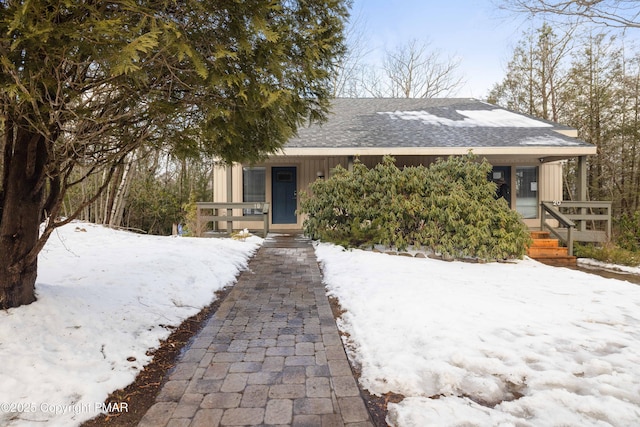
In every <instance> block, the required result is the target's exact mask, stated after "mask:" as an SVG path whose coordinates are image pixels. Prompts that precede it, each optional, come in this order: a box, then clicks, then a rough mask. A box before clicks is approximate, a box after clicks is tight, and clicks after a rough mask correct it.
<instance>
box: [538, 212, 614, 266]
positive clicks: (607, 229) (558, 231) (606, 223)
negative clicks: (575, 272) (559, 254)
mask: <svg viewBox="0 0 640 427" xmlns="http://www.w3.org/2000/svg"><path fill="white" fill-rule="evenodd" d="M541 207H542V210H541V215H540V229H541V230H545V229H546V230H549V232H550V233H551V234H553V235H554V236H555V237H557V238H558V239H560V240H561V241H562V242H564V243H565V244H566V245H567V248H568V249H569V254H570V255H573V242H575V241H578V242H598V243H602V242H606V241H608V240H609V239H610V237H611V202H607V201H559V202H542V203H541ZM551 220H555V221H557V225H556V224H553V223H551V222H550V221H551Z"/></svg>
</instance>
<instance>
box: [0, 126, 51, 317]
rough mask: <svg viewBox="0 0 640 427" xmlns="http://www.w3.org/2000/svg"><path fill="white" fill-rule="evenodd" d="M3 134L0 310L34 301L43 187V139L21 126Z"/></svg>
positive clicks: (45, 156)
mask: <svg viewBox="0 0 640 427" xmlns="http://www.w3.org/2000/svg"><path fill="white" fill-rule="evenodd" d="M6 130H7V131H6V132H5V135H4V144H5V157H4V183H3V189H4V201H3V206H2V217H1V218H0V309H7V308H11V307H18V306H21V305H26V304H30V303H32V302H33V301H35V299H36V297H35V283H36V275H37V273H38V252H39V251H38V250H37V248H36V247H37V244H38V238H39V230H40V222H41V220H42V218H41V214H42V205H43V203H44V189H45V185H44V183H45V174H44V168H45V162H46V158H47V149H46V141H45V139H44V137H42V136H41V135H38V134H32V133H29V132H27V131H25V130H24V128H20V127H16V128H11V127H10V126H7V129H6Z"/></svg>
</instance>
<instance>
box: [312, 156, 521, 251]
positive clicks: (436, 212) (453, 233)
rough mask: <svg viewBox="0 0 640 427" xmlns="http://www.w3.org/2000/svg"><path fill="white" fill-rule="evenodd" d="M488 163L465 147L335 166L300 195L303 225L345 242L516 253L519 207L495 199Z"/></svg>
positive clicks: (518, 248)
mask: <svg viewBox="0 0 640 427" xmlns="http://www.w3.org/2000/svg"><path fill="white" fill-rule="evenodd" d="M490 171H491V165H489V164H488V163H487V162H486V161H482V162H478V161H477V158H476V157H475V156H473V155H472V154H469V155H467V156H459V157H450V158H449V159H447V160H438V161H437V162H435V163H434V164H432V165H431V166H430V167H428V168H427V167H423V166H420V167H406V168H403V169H399V168H398V167H396V165H395V160H394V159H393V158H392V157H385V158H384V159H383V161H382V162H381V163H380V164H378V165H377V166H375V167H374V168H372V169H369V168H367V167H366V166H364V165H363V164H362V163H360V162H358V161H356V163H355V164H354V167H353V171H351V172H350V171H347V170H346V169H344V168H342V167H340V166H338V167H337V168H336V169H334V170H333V173H332V175H331V177H330V178H328V179H326V180H317V181H316V182H314V183H313V184H311V186H310V188H309V190H310V192H311V194H312V195H309V194H303V195H302V202H301V209H300V212H301V213H305V214H307V215H308V218H307V219H306V220H305V222H304V230H305V233H306V234H307V235H309V236H310V237H311V238H313V239H321V240H324V241H330V242H333V243H336V244H340V245H343V246H347V247H361V246H372V245H375V244H383V245H388V246H393V247H396V248H398V249H400V250H404V249H407V248H409V247H414V248H427V249H429V250H432V251H434V252H436V253H439V254H443V255H446V256H452V257H461V258H462V257H473V258H482V259H507V258H521V257H522V256H523V255H524V253H525V252H526V247H527V245H528V243H529V241H530V238H529V233H528V230H527V227H526V226H525V225H524V224H523V223H522V221H521V220H520V216H519V214H517V213H516V212H514V211H512V210H511V209H509V207H508V206H507V203H506V202H505V201H504V200H495V197H494V195H495V184H494V183H492V182H489V181H488V180H487V174H488V173H489V172H490Z"/></svg>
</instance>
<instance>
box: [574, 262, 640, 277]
mask: <svg viewBox="0 0 640 427" xmlns="http://www.w3.org/2000/svg"><path fill="white" fill-rule="evenodd" d="M578 265H580V266H581V267H585V268H599V269H602V270H609V271H613V272H616V273H625V274H635V275H638V276H640V266H638V267H629V266H626V265H617V264H611V263H608V262H602V261H598V260H595V259H591V258H579V259H578Z"/></svg>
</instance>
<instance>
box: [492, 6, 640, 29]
mask: <svg viewBox="0 0 640 427" xmlns="http://www.w3.org/2000/svg"><path fill="white" fill-rule="evenodd" d="M500 7H501V8H503V9H507V10H511V11H515V12H525V13H529V14H533V15H540V14H543V15H556V16H559V17H567V18H575V19H579V20H586V21H590V22H593V23H595V24H598V25H604V26H607V27H616V28H640V19H639V18H640V2H638V1H637V0H564V1H558V0H501V6H500Z"/></svg>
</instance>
